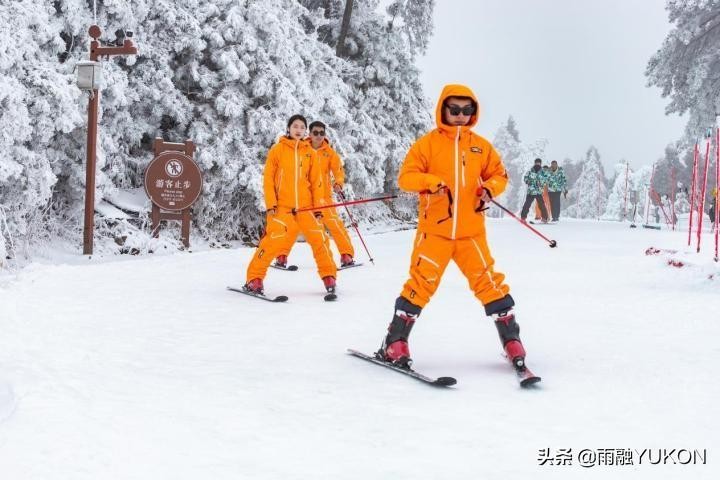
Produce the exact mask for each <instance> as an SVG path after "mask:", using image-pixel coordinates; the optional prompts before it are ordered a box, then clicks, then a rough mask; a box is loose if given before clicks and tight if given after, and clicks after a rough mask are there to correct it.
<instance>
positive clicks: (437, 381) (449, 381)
mask: <svg viewBox="0 0 720 480" xmlns="http://www.w3.org/2000/svg"><path fill="white" fill-rule="evenodd" d="M347 351H348V353H349V354H350V355H353V356H355V357H357V358H361V359H363V360H366V361H368V362H370V363H374V364H376V365H381V366H383V367H386V368H389V369H390V370H395V371H396V372H399V373H402V374H404V375H407V376H409V377H412V378H415V379H417V380H420V381H421V382H424V383H427V384H428V385H434V386H437V387H450V386H452V385H455V384H456V383H457V380H455V379H454V378H453V377H438V378H430V377H427V376H425V375H423V374H422V373H419V372H416V371H415V370H413V369H411V368H402V367H398V366H397V365H393V364H392V363H390V362H385V361H383V360H380V359H379V358H377V357H375V356H374V355H372V356H371V355H367V354H365V353H362V352H359V351H357V350H353V349H352V348H348V349H347Z"/></svg>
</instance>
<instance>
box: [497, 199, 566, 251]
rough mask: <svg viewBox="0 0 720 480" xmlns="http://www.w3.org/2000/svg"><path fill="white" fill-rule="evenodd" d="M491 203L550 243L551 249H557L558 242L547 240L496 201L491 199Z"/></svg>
mask: <svg viewBox="0 0 720 480" xmlns="http://www.w3.org/2000/svg"><path fill="white" fill-rule="evenodd" d="M490 201H491V202H492V203H494V204H495V205H497V206H498V207H500V208H501V209H502V210H503V211H504V212H505V213H507V214H509V215H510V216H511V217H513V218H514V219H515V220H517V221H518V222H520V224H521V225H524V226H525V227H527V228H529V229H530V230H532V231H533V232H534V233H535V234H536V235H538V236H539V237H540V238H542V239H543V240H545V241H546V242H548V244H549V245H550V248H555V247H557V242H556V241H555V240H550V239H549V238H547V237H546V236H545V235H543V234H542V233H540V232H538V231H537V230H535V229H534V228H533V227H531V226H530V225H528V223H527V222H525V221H524V220H522V219H520V218H518V217H517V215H515V214H514V213H513V212H511V211H510V210H508V209H507V208H505V207H503V206H502V205H500V204H499V203H498V202H496V201H495V200H493V199H492V198H491V199H490Z"/></svg>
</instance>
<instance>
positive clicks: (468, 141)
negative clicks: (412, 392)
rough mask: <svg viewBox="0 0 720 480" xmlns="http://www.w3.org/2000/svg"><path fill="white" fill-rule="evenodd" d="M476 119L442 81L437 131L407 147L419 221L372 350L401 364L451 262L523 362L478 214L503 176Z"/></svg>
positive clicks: (455, 88) (466, 100)
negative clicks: (404, 272) (404, 273)
mask: <svg viewBox="0 0 720 480" xmlns="http://www.w3.org/2000/svg"><path fill="white" fill-rule="evenodd" d="M477 119H478V103H477V99H476V98H475V95H474V94H473V92H472V91H471V90H470V89H469V88H468V87H466V86H463V85H447V86H445V88H444V89H443V91H442V94H441V95H440V99H439V100H438V103H437V108H436V120H437V128H436V129H434V130H432V131H431V132H430V133H428V134H426V135H425V136H423V137H422V138H420V139H419V140H418V141H417V142H415V144H413V145H412V147H411V148H410V151H409V152H408V154H407V156H406V158H405V161H404V163H403V165H402V167H401V169H400V175H399V178H398V183H399V185H400V188H401V189H403V190H406V191H409V192H418V193H419V194H420V199H419V202H418V203H419V205H418V207H419V222H418V229H417V234H416V236H415V242H414V249H413V252H412V256H411V263H410V278H409V279H408V280H407V282H405V285H404V287H403V289H402V292H401V294H400V296H399V297H398V298H397V300H396V301H395V310H394V315H393V318H392V321H391V322H390V325H389V327H388V332H387V335H386V336H385V339H384V341H383V343H382V346H381V347H380V350H378V352H377V354H376V355H377V356H378V358H381V359H383V360H385V361H389V362H393V363H395V364H396V365H398V366H401V367H409V366H410V363H411V362H412V360H411V358H410V348H409V346H408V337H409V335H410V331H411V329H412V327H413V325H414V324H415V321H416V320H417V318H418V316H419V315H420V312H421V310H422V309H423V307H425V305H426V304H427V303H428V301H430V297H431V296H432V295H433V294H434V293H435V291H436V290H437V288H438V285H439V284H440V279H441V278H442V275H443V273H444V271H445V267H446V266H447V264H448V263H449V262H450V260H451V259H452V260H454V261H455V263H456V264H457V266H458V267H459V268H460V270H461V271H462V273H463V274H464V275H465V277H466V278H467V279H468V284H469V286H470V289H471V290H472V291H473V292H474V294H475V297H476V298H477V299H478V300H479V301H480V302H481V303H482V304H483V305H484V306H485V314H486V315H488V316H490V317H492V318H493V320H494V321H495V326H496V327H497V330H498V333H499V335H500V340H501V342H502V345H503V348H504V350H505V352H506V353H507V355H508V358H509V359H510V360H512V362H513V364H514V365H515V366H516V368H523V365H524V358H525V350H524V348H523V345H522V343H521V342H520V336H519V333H520V328H519V326H518V324H517V322H516V321H515V316H514V314H513V309H512V307H513V306H514V305H515V302H514V301H513V298H512V297H511V296H510V293H509V292H510V288H509V287H508V285H507V284H506V283H505V282H504V279H505V276H504V275H503V274H502V273H500V272H498V271H496V270H495V269H494V263H495V262H494V260H493V258H492V256H491V255H490V250H489V248H488V243H487V239H486V235H485V214H484V212H483V205H486V204H487V203H488V202H489V201H490V199H491V198H493V197H496V196H498V195H500V194H501V193H502V192H503V190H505V186H506V185H507V182H508V177H507V173H506V172H505V167H504V166H503V163H502V161H501V160H500V156H499V155H498V153H497V152H496V151H495V149H494V148H493V146H492V144H491V143H490V142H488V141H487V140H486V139H485V138H483V137H481V136H479V135H476V134H475V133H473V132H472V131H471V130H470V129H471V128H472V127H473V126H474V125H475V123H476V122H477Z"/></svg>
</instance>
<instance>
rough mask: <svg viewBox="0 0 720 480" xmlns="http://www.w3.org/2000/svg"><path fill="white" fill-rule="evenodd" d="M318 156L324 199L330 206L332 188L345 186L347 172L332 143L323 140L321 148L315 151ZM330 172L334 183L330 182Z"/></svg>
mask: <svg viewBox="0 0 720 480" xmlns="http://www.w3.org/2000/svg"><path fill="white" fill-rule="evenodd" d="M315 154H316V156H317V162H318V168H319V169H320V175H321V176H322V181H323V199H324V200H325V202H327V203H328V204H330V203H333V202H332V187H333V185H334V184H336V183H337V184H338V185H340V186H341V187H342V186H343V185H345V170H344V169H343V165H342V161H341V160H340V156H339V155H338V154H337V152H336V151H335V150H334V149H333V148H332V147H331V146H330V142H328V139H327V138H326V139H325V140H323V143H322V145H321V146H320V148H318V149H317V150H315ZM330 172H332V175H333V181H332V182H331V181H330Z"/></svg>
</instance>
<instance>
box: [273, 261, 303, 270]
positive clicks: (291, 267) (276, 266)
mask: <svg viewBox="0 0 720 480" xmlns="http://www.w3.org/2000/svg"><path fill="white" fill-rule="evenodd" d="M270 266H271V267H273V268H277V269H278V270H286V271H288V272H295V271H297V269H298V266H297V265H285V266H284V267H283V266H282V265H278V264H277V263H271V264H270Z"/></svg>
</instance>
